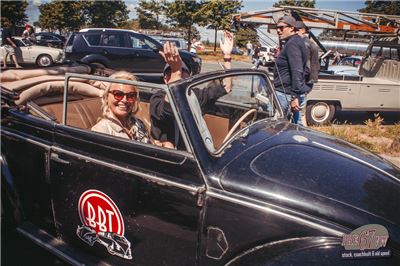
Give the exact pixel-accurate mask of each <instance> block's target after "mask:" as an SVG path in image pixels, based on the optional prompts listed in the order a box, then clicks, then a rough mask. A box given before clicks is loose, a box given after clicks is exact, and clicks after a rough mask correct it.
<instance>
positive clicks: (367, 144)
mask: <svg viewBox="0 0 400 266" xmlns="http://www.w3.org/2000/svg"><path fill="white" fill-rule="evenodd" d="M313 129H315V130H318V131H322V132H324V133H327V134H330V135H333V136H335V137H338V138H341V139H344V140H346V141H348V142H351V143H353V144H356V145H358V146H361V147H363V148H366V149H368V150H370V151H372V152H375V153H379V154H386V155H390V156H395V157H400V123H398V124H395V125H385V126H384V125H383V118H381V117H380V116H379V114H375V115H374V118H373V119H368V120H366V121H365V122H364V125H349V124H332V125H330V126H317V127H313Z"/></svg>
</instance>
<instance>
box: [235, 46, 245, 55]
mask: <svg viewBox="0 0 400 266" xmlns="http://www.w3.org/2000/svg"><path fill="white" fill-rule="evenodd" d="M232 54H237V55H243V51H242V50H241V49H240V48H239V47H238V46H234V47H233V48H232Z"/></svg>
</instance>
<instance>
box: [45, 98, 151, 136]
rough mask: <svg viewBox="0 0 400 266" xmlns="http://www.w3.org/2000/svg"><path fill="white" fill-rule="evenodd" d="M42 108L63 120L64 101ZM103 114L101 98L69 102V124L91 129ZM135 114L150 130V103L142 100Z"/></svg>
mask: <svg viewBox="0 0 400 266" xmlns="http://www.w3.org/2000/svg"><path fill="white" fill-rule="evenodd" d="M42 108H43V109H44V110H45V111H46V112H48V113H49V114H51V115H53V116H54V117H55V118H56V119H57V122H58V123H60V122H61V121H62V115H63V104H62V103H54V104H49V105H46V106H42ZM101 116H102V112H101V98H89V99H83V100H78V101H72V102H69V103H68V111H67V125H68V126H73V127H77V128H84V129H90V128H91V127H92V126H94V125H95V124H96V123H97V120H98V118H99V117H101ZM135 116H136V117H137V118H139V119H140V120H142V121H143V122H144V124H145V126H146V129H147V130H148V131H149V132H150V113H149V103H144V102H141V103H140V110H139V111H138V112H137V113H136V115H135Z"/></svg>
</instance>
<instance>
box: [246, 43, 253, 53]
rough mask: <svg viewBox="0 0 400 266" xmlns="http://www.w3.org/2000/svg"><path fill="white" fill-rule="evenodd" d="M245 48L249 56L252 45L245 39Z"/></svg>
mask: <svg viewBox="0 0 400 266" xmlns="http://www.w3.org/2000/svg"><path fill="white" fill-rule="evenodd" d="M246 49H247V56H248V57H250V55H251V53H252V52H253V45H252V44H251V42H250V41H247V44H246Z"/></svg>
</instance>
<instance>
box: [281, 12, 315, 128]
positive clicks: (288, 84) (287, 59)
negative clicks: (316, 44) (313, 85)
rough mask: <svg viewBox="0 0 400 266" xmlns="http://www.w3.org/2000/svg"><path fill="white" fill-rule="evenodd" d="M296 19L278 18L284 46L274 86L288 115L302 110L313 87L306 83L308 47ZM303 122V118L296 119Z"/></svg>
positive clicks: (288, 17) (289, 17)
mask: <svg viewBox="0 0 400 266" xmlns="http://www.w3.org/2000/svg"><path fill="white" fill-rule="evenodd" d="M295 26H296V20H295V19H294V18H293V17H291V16H283V17H281V18H280V19H279V20H278V23H277V32H278V35H279V39H280V42H281V43H284V45H283V48H281V51H280V53H279V56H278V58H277V59H276V63H275V68H274V86H275V90H276V95H277V97H278V100H279V102H280V104H281V106H282V109H283V111H284V112H285V114H286V115H289V111H290V110H291V111H292V112H293V113H296V112H299V111H300V102H302V101H303V100H304V96H305V94H306V93H308V92H309V91H310V90H311V89H310V87H308V86H307V85H306V82H305V74H306V64H307V49H306V46H305V43H304V40H303V39H302V38H301V37H300V36H299V35H297V34H296V32H295ZM294 122H295V123H301V119H298V120H297V121H294Z"/></svg>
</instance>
